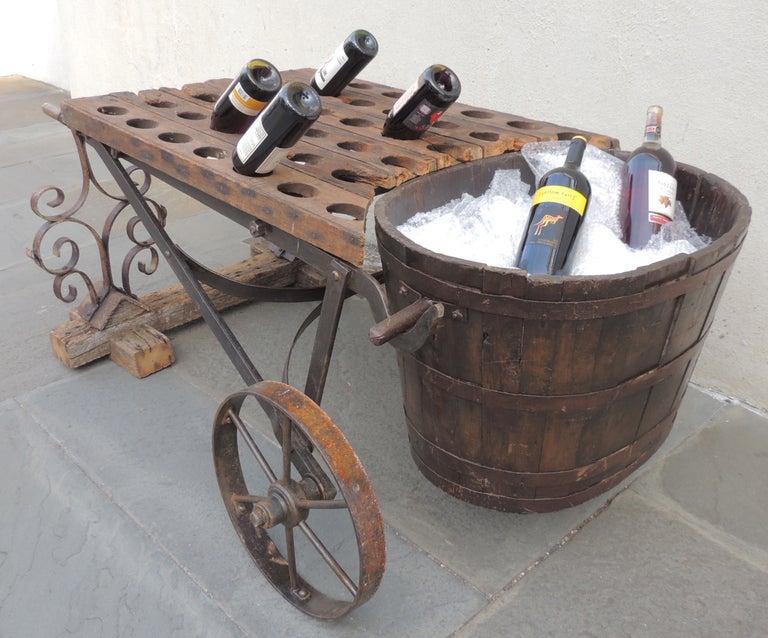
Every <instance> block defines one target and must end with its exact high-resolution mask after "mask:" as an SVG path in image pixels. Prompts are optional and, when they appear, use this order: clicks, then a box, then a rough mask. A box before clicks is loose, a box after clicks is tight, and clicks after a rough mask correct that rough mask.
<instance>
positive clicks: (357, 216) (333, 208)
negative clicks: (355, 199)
mask: <svg viewBox="0 0 768 638" xmlns="http://www.w3.org/2000/svg"><path fill="white" fill-rule="evenodd" d="M325 210H326V211H328V212H329V213H330V214H331V215H332V216H333V217H335V218H336V219H346V220H348V221H352V220H356V221H359V220H361V219H363V217H364V216H365V209H364V208H362V207H361V206H356V205H355V204H331V205H330V206H328V207H326V209H325Z"/></svg>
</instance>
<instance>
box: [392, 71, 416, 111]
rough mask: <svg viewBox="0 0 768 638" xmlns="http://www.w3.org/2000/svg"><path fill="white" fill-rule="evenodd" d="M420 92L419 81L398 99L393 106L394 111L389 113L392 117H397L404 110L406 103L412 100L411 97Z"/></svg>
mask: <svg viewBox="0 0 768 638" xmlns="http://www.w3.org/2000/svg"><path fill="white" fill-rule="evenodd" d="M418 90H419V82H418V80H417V81H416V82H414V83H413V84H411V86H410V88H409V89H408V90H407V91H406V92H405V93H403V94H402V95H401V96H400V97H399V98H397V101H396V102H395V103H394V104H393V105H392V109H391V110H390V112H389V115H390V116H394V115H396V114H397V113H398V112H399V111H400V109H402V108H403V107H404V106H405V104H406V102H408V100H410V99H411V96H412V95H413V94H414V93H416V91H418Z"/></svg>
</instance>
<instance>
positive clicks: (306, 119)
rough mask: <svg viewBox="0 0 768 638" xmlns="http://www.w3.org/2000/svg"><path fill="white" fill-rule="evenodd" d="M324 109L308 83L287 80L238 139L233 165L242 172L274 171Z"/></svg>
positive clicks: (246, 173) (249, 173)
mask: <svg viewBox="0 0 768 638" xmlns="http://www.w3.org/2000/svg"><path fill="white" fill-rule="evenodd" d="M321 110H322V105H321V103H320V96H319V95H318V94H317V91H315V89H313V88H312V87H311V86H309V84H305V83H304V82H288V83H287V84H285V85H284V86H283V87H282V88H281V89H280V91H278V93H277V95H276V96H275V97H274V98H272V101H271V102H270V103H269V104H267V106H265V107H264V109H263V110H262V111H261V113H259V115H258V117H257V118H256V119H255V120H254V122H253V124H251V126H250V127H249V128H248V130H247V131H246V132H245V133H244V134H243V136H242V137H241V138H240V140H239V141H238V143H237V146H235V150H234V152H233V153H232V164H233V166H234V169H235V170H236V171H237V172H238V173H242V174H243V175H267V174H269V173H271V172H272V171H273V170H274V168H275V166H276V165H277V163H278V162H279V161H280V160H281V159H283V158H284V157H285V156H286V155H287V154H288V149H289V148H291V146H293V145H294V144H295V143H296V142H298V141H299V139H300V138H301V136H302V135H304V133H305V132H306V130H307V129H308V128H309V127H310V126H312V123H313V122H314V121H315V120H316V119H317V118H318V117H320V111H321Z"/></svg>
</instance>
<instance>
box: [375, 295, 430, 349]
mask: <svg viewBox="0 0 768 638" xmlns="http://www.w3.org/2000/svg"><path fill="white" fill-rule="evenodd" d="M442 314H443V313H442V304H436V303H435V302H434V301H431V300H429V299H425V298H424V297H421V298H419V299H417V300H416V301H414V302H413V303H411V304H409V305H407V306H406V307H405V308H403V309H402V310H398V311H397V312H396V313H394V314H392V315H389V316H388V317H387V318H386V319H383V320H382V321H379V322H378V323H377V324H374V325H373V326H371V329H370V330H369V331H368V339H370V340H371V342H372V343H373V344H374V345H376V346H381V345H383V344H385V343H387V342H389V341H391V340H392V339H394V338H396V337H398V336H401V335H404V334H405V333H407V332H408V331H410V330H412V329H413V328H415V327H416V326H417V324H419V322H420V320H422V319H425V320H427V319H428V326H425V328H428V329H429V328H431V326H432V324H434V322H435V320H437V319H438V318H440V317H441V316H442ZM422 323H423V322H422ZM428 334H429V330H425V334H424V338H425V339H426V336H427V335H428Z"/></svg>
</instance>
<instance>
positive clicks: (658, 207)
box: [648, 170, 677, 224]
mask: <svg viewBox="0 0 768 638" xmlns="http://www.w3.org/2000/svg"><path fill="white" fill-rule="evenodd" d="M676 200H677V180H676V179H675V178H674V177H673V176H672V175H669V174H668V173H664V172H663V171H653V170H649V171H648V221H649V222H651V223H654V224H667V223H669V222H671V221H672V220H673V219H674V217H675V201H676Z"/></svg>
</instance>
